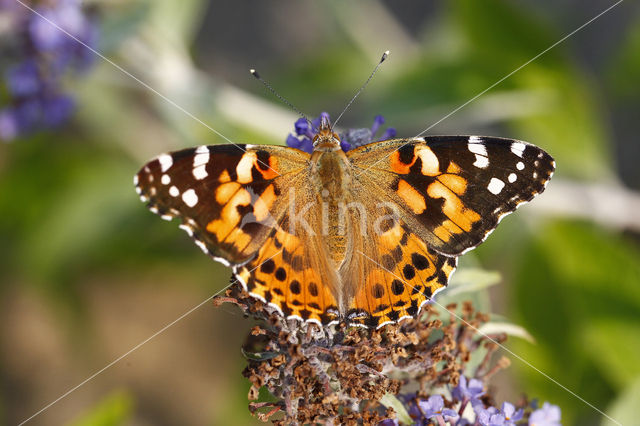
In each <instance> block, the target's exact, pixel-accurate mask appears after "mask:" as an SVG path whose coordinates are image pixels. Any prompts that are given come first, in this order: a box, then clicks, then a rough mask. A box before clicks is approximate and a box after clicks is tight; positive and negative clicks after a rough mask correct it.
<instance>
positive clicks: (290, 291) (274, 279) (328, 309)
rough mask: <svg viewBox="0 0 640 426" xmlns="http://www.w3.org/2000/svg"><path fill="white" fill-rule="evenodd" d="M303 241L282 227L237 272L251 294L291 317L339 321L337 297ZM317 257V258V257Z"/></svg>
mask: <svg viewBox="0 0 640 426" xmlns="http://www.w3.org/2000/svg"><path fill="white" fill-rule="evenodd" d="M305 243H306V241H302V240H301V239H300V238H298V237H296V236H295V235H292V234H289V233H288V232H285V231H284V230H282V229H276V230H274V233H273V235H272V236H271V237H270V238H269V239H268V240H267V242H266V244H265V245H264V246H263V247H262V249H260V251H259V253H258V256H257V257H256V258H255V259H253V260H252V261H251V262H249V263H247V264H246V265H242V266H240V267H238V268H237V269H236V270H235V272H236V276H237V277H238V278H239V280H240V281H241V283H242V284H243V286H244V287H245V289H246V290H247V291H249V294H251V295H252V296H254V297H256V298H258V299H260V300H262V301H263V302H264V303H267V304H268V305H269V306H271V307H272V308H274V309H275V310H277V311H278V312H279V313H280V314H281V315H284V316H285V317H287V318H295V319H299V320H303V321H308V322H316V323H318V324H328V323H332V322H337V320H338V317H339V312H338V308H337V303H336V300H335V298H334V296H333V294H332V293H331V290H330V286H328V285H327V284H326V282H325V280H324V279H323V277H322V275H321V269H320V268H318V267H315V266H314V265H313V263H312V260H313V259H314V258H313V254H310V253H308V251H307V248H306V247H305ZM316 260H317V259H316Z"/></svg>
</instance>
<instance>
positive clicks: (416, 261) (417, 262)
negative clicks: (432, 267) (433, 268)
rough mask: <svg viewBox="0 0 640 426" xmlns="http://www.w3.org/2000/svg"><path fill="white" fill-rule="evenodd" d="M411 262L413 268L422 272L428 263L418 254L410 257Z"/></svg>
mask: <svg viewBox="0 0 640 426" xmlns="http://www.w3.org/2000/svg"><path fill="white" fill-rule="evenodd" d="M411 262H412V263H413V266H415V267H416V269H417V270H419V271H422V270H424V269H427V268H428V267H429V261H428V260H427V258H426V257H424V256H423V255H421V254H420V253H413V254H412V255H411Z"/></svg>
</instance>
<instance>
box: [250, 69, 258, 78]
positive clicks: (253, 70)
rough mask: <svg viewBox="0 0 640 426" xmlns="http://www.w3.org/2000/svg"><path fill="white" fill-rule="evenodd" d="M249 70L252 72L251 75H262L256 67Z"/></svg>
mask: <svg viewBox="0 0 640 426" xmlns="http://www.w3.org/2000/svg"><path fill="white" fill-rule="evenodd" d="M249 72H250V73H251V75H253V76H254V77H260V76H259V75H258V71H256V70H255V69H254V68H251V69H250V70H249Z"/></svg>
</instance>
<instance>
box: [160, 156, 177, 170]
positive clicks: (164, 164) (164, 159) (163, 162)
mask: <svg viewBox="0 0 640 426" xmlns="http://www.w3.org/2000/svg"><path fill="white" fill-rule="evenodd" d="M158 162H159V163H160V170H162V173H164V172H166V171H167V170H169V168H170V167H171V166H173V158H172V157H171V156H170V155H169V154H162V155H161V156H160V157H158Z"/></svg>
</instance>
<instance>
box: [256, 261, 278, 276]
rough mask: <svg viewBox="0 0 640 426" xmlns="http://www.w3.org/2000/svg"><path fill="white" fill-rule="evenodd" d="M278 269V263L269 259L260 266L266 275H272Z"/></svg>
mask: <svg viewBox="0 0 640 426" xmlns="http://www.w3.org/2000/svg"><path fill="white" fill-rule="evenodd" d="M275 269H276V262H274V261H273V259H269V260H267V261H266V262H264V263H263V264H262V265H260V272H264V273H265V274H271V273H273V271H274V270H275Z"/></svg>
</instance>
